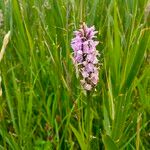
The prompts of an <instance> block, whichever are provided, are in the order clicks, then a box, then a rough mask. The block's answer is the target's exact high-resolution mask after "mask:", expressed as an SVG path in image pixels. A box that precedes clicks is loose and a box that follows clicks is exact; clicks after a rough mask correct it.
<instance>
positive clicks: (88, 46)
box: [71, 23, 100, 91]
mask: <svg viewBox="0 0 150 150" xmlns="http://www.w3.org/2000/svg"><path fill="white" fill-rule="evenodd" d="M96 33H97V31H95V27H94V26H92V27H88V26H87V25H86V24H85V23H83V24H82V25H81V26H80V29H79V30H78V31H74V35H75V37H74V38H73V39H72V41H71V47H72V49H73V51H74V52H73V54H74V59H73V61H74V64H75V66H77V67H76V69H77V70H78V71H79V74H80V77H81V80H80V82H81V85H82V86H83V88H84V89H85V90H86V91H91V90H92V89H93V88H94V87H95V86H96V85H97V83H98V80H99V78H98V74H99V73H98V72H99V61H98V57H99V56H100V54H99V52H98V51H97V50H96V46H97V45H98V43H99V42H98V41H95V38H96V36H95V34H96Z"/></svg>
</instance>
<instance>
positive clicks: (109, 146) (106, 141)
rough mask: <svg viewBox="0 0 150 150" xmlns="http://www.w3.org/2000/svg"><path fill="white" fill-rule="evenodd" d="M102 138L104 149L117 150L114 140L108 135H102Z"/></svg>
mask: <svg viewBox="0 0 150 150" xmlns="http://www.w3.org/2000/svg"><path fill="white" fill-rule="evenodd" d="M102 139H103V143H104V145H105V149H106V150H119V149H118V147H117V146H116V144H115V142H114V141H113V140H112V139H111V138H110V137H109V136H108V135H102Z"/></svg>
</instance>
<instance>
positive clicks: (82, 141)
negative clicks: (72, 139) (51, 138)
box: [70, 124, 87, 150]
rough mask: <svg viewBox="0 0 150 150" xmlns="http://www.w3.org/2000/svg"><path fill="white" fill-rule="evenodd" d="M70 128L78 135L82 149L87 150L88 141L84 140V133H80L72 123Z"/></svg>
mask: <svg viewBox="0 0 150 150" xmlns="http://www.w3.org/2000/svg"><path fill="white" fill-rule="evenodd" d="M70 128H71V130H72V131H73V133H74V135H75V136H76V138H77V140H78V142H79V145H80V147H81V150H86V149H87V146H86V143H85V142H84V139H83V137H82V134H81V133H79V132H78V131H77V130H76V129H75V128H74V127H73V126H72V125H71V124H70Z"/></svg>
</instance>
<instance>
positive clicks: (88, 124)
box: [86, 92, 92, 147]
mask: <svg viewBox="0 0 150 150" xmlns="http://www.w3.org/2000/svg"><path fill="white" fill-rule="evenodd" d="M91 100H92V99H91V93H90V92H87V116H86V124H87V142H88V147H90V135H91V129H90V122H91V111H90V108H91Z"/></svg>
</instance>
